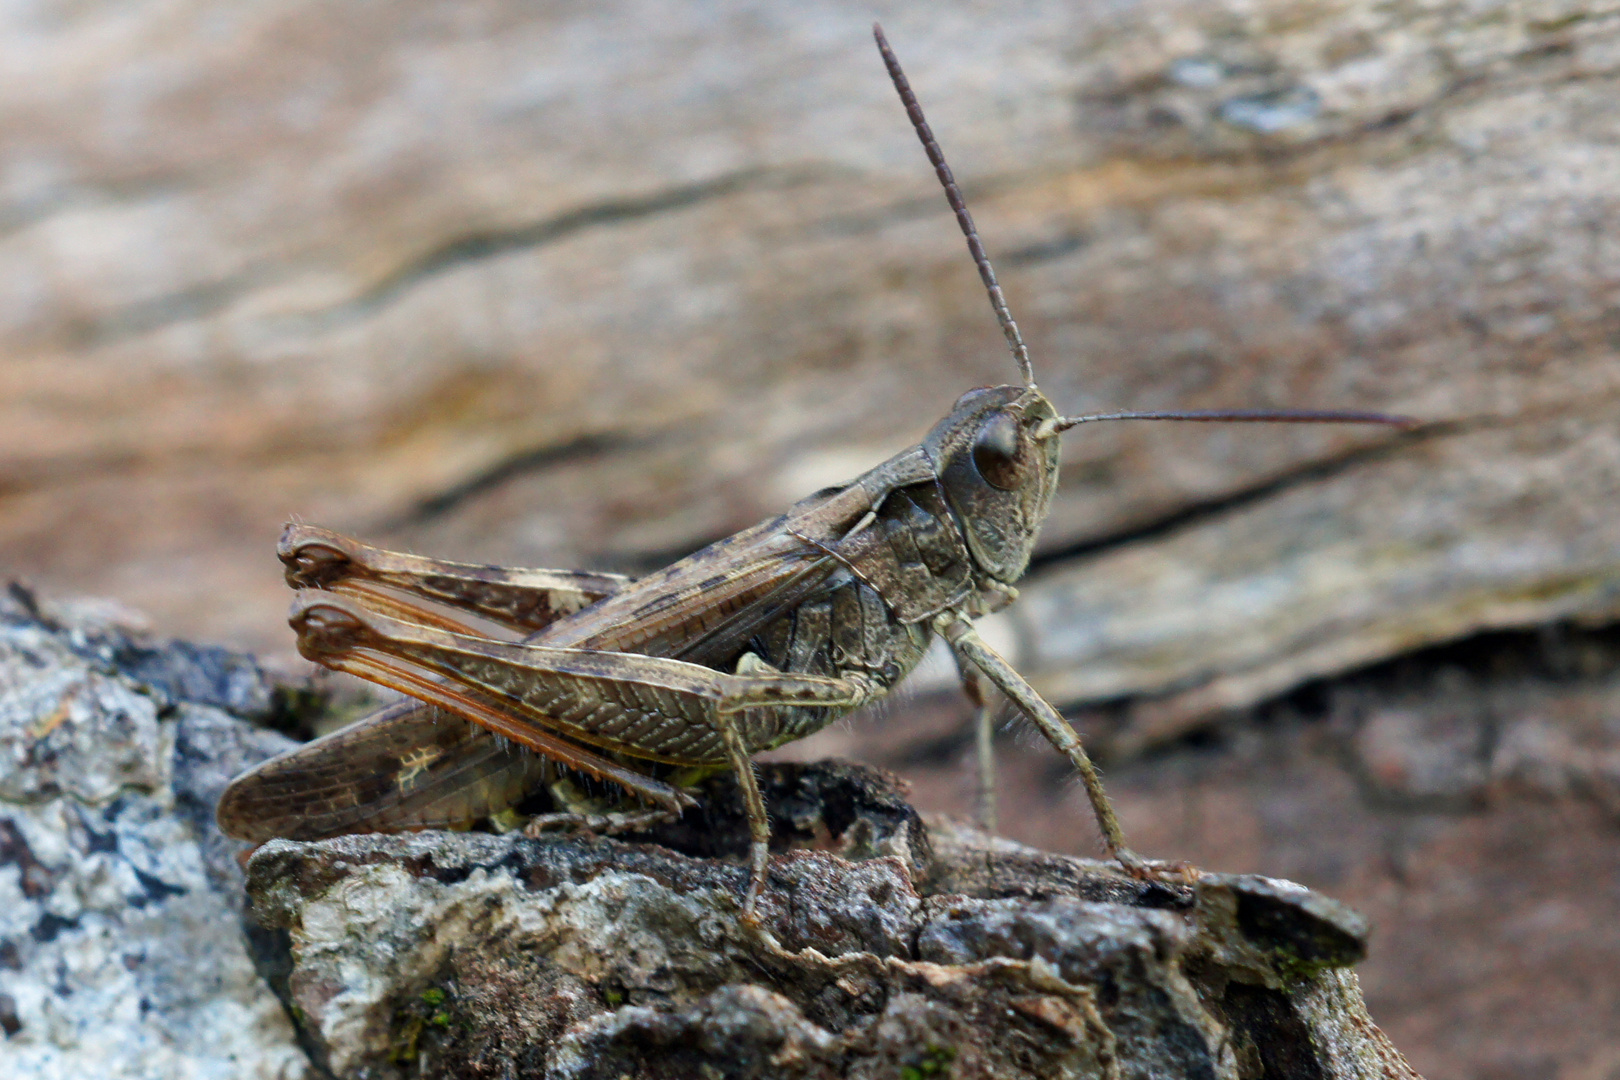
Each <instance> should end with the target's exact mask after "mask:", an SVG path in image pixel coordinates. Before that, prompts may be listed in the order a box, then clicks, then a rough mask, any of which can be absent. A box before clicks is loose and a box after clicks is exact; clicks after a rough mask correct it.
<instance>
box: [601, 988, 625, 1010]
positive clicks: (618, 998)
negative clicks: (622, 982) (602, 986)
mask: <svg viewBox="0 0 1620 1080" xmlns="http://www.w3.org/2000/svg"><path fill="white" fill-rule="evenodd" d="M602 1000H603V1001H605V1002H607V1003H608V1004H609V1005H611V1006H613V1007H614V1008H618V1007H619V1006H620V1005H623V1004H624V991H622V990H603V991H602Z"/></svg>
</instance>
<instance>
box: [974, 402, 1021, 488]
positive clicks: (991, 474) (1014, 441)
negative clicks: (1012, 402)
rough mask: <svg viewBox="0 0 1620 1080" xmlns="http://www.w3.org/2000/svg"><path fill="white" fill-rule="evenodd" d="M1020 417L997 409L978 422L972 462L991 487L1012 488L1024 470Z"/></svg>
mask: <svg viewBox="0 0 1620 1080" xmlns="http://www.w3.org/2000/svg"><path fill="white" fill-rule="evenodd" d="M1019 434H1020V432H1019V429H1018V419H1017V418H1016V417H1015V416H1013V415H1012V414H1011V413H1006V412H997V413H994V414H992V415H991V416H990V417H989V418H988V419H987V420H985V422H984V423H983V424H981V425H979V433H978V434H977V435H975V436H974V437H973V466H974V468H976V469H978V470H979V475H980V476H982V477H984V479H985V482H986V483H987V484H989V485H990V486H991V487H995V488H1000V489H1001V490H1002V491H1011V490H1012V489H1013V488H1015V487H1017V486H1018V479H1019V476H1020V474H1021V473H1022V472H1023V470H1022V469H1020V468H1019V465H1018V449H1019V447H1018V438H1019Z"/></svg>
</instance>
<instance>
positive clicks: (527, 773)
mask: <svg viewBox="0 0 1620 1080" xmlns="http://www.w3.org/2000/svg"><path fill="white" fill-rule="evenodd" d="M545 768H546V764H545V760H544V759H543V758H541V757H540V756H539V755H537V754H533V753H530V752H529V751H527V750H524V749H523V748H522V747H518V746H514V745H512V744H511V743H507V742H505V741H504V740H501V739H499V738H497V737H496V736H494V735H493V734H491V733H490V732H489V731H487V730H485V729H484V728H482V727H479V726H478V725H477V724H470V723H468V722H467V721H465V720H463V719H461V718H460V717H458V716H454V715H452V714H450V713H447V712H444V711H442V710H440V709H435V708H432V707H430V706H426V705H423V704H422V703H421V702H419V701H414V700H406V701H401V702H399V703H397V704H395V705H391V706H389V707H388V708H386V709H383V710H381V711H380V712H377V713H375V714H373V715H371V716H369V717H367V718H365V719H363V720H360V721H358V722H357V723H354V724H351V725H350V726H348V727H346V728H343V729H342V730H340V731H335V732H333V733H332V734H330V735H326V736H324V737H322V738H319V739H316V740H314V741H312V742H309V743H305V744H304V745H303V746H300V747H298V748H297V749H295V750H290V751H288V752H287V753H285V754H281V755H279V756H277V757H274V758H271V759H270V760H269V761H266V762H264V763H262V764H261V765H259V766H258V767H257V768H254V769H252V770H250V771H248V772H246V773H244V774H242V775H241V776H239V777H237V778H236V779H235V780H234V781H232V782H231V785H230V786H229V787H228V788H226V789H225V794H224V795H223V796H221V798H220V801H219V808H218V811H217V817H218V820H219V827H220V829H221V830H223V831H224V832H225V834H226V835H227V836H234V837H236V838H237V839H240V840H251V841H254V842H263V841H266V840H269V839H271V838H273V837H278V836H280V837H286V838H287V839H290V840H319V839H321V838H323V837H327V836H338V835H341V834H344V833H357V832H398V831H401V830H407V829H432V828H448V829H457V828H466V827H468V826H469V825H471V824H473V823H474V822H475V821H477V820H479V819H480V818H485V817H488V816H490V815H491V814H495V813H499V812H500V811H502V810H505V809H507V808H508V807H510V806H512V805H514V804H515V803H517V802H518V801H519V800H521V799H522V798H523V796H524V795H525V794H526V793H527V792H528V791H529V790H531V789H532V788H534V787H535V786H537V785H538V784H540V783H541V782H542V779H543V774H544V770H545Z"/></svg>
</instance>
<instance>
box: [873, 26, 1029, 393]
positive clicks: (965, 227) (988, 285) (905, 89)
mask: <svg viewBox="0 0 1620 1080" xmlns="http://www.w3.org/2000/svg"><path fill="white" fill-rule="evenodd" d="M872 36H873V37H874V38H876V39H877V47H878V52H880V53H882V54H883V66H884V67H887V68H888V69H889V78H890V79H891V80H893V82H894V88H895V90H896V91H897V92H898V93H899V94H900V103H901V104H902V105H904V106H905V107H906V115H907V116H908V117H910V118H911V126H912V127H913V128H915V129H916V130H917V138H918V139H920V140H922V144H923V150H924V151H925V152H926V153H927V154H928V160H929V161H931V162H933V165H934V172H935V174H936V175H938V177H939V182H940V184H941V185H942V186H943V187H944V188H945V201H946V202H948V203H950V204H951V209H952V210H954V211H956V223H957V224H958V225H960V226H961V227H962V235H963V236H965V237H967V245H968V251H969V252H970V253H972V255H973V265H975V266H977V267H978V268H979V277H980V279H982V280H983V281H984V287H985V291H987V292H988V293H989V294H990V306H991V307H992V308H994V309H995V312H996V321H997V322H998V323H1000V324H1001V332H1002V334H1003V335H1005V336H1006V338H1007V347H1008V348H1010V349H1011V350H1012V354H1013V359H1014V360H1016V361H1018V371H1019V374H1021V375H1022V376H1023V378H1024V385H1025V386H1029V387H1033V386H1034V385H1035V368H1034V367H1033V366H1032V365H1031V364H1030V362H1029V349H1028V348H1026V347H1025V346H1024V338H1023V335H1021V334H1019V332H1018V324H1017V323H1015V322H1013V317H1012V312H1010V311H1008V310H1007V298H1006V297H1005V296H1003V295H1002V293H1001V286H1000V284H998V283H997V282H996V271H995V269H994V268H993V267H992V266H991V265H990V256H988V255H986V254H985V253H984V244H983V243H982V242H980V240H979V230H978V229H976V228H975V227H974V225H973V215H972V214H970V213H968V208H967V203H966V202H964V201H963V200H962V189H961V188H959V187H957V186H956V177H955V176H953V175H952V174H951V167H950V166H949V165H947V164H946V163H945V152H944V151H943V150H941V149H940V148H939V143H938V142H937V141H936V140H935V139H934V133H933V131H932V130H931V129H930V128H929V126H928V121H927V120H925V119H924V118H923V111H922V106H921V105H919V104H917V95H916V94H914V93H912V92H911V83H910V82H909V81H907V79H906V73H905V72H904V71H901V70H900V61H899V60H898V59H896V58H895V55H894V50H893V49H891V48H889V39H888V38H886V37H884V36H883V27H882V26H881V25H879V24H878V23H873V24H872Z"/></svg>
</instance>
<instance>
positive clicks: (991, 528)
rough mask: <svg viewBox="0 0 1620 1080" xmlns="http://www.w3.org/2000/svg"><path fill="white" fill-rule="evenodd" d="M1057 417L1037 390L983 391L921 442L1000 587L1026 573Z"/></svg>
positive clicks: (1043, 506) (1051, 466)
mask: <svg viewBox="0 0 1620 1080" xmlns="http://www.w3.org/2000/svg"><path fill="white" fill-rule="evenodd" d="M1056 415H1057V413H1056V411H1055V410H1053V408H1052V405H1051V403H1050V402H1048V401H1047V400H1046V397H1045V396H1044V395H1043V394H1042V393H1041V392H1040V391H1039V390H1037V389H1035V388H1034V387H1033V386H989V387H980V388H979V389H977V390H969V391H968V392H967V393H965V394H963V395H962V396H961V397H960V398H959V399H957V402H956V406H955V408H953V409H952V410H951V413H950V415H949V416H947V417H946V418H945V419H943V420H941V421H940V422H939V423H938V424H935V425H934V430H932V431H930V432H929V433H928V437H927V438H926V439H924V440H923V448H924V449H925V450H926V451H927V453H928V456H929V457H930V458H931V459H932V460H933V462H934V471H935V475H937V476H938V477H939V482H940V485H941V486H942V487H943V488H944V489H945V498H946V499H947V500H948V501H949V503H950V506H951V509H952V510H953V511H955V513H956V517H957V520H958V521H959V522H960V523H961V526H962V532H963V534H964V535H965V537H966V538H967V543H968V550H969V551H971V552H972V554H973V560H974V562H976V563H977V564H978V566H979V569H980V570H981V571H983V572H984V573H986V574H988V575H990V576H991V577H993V578H995V579H996V580H997V581H1001V582H1006V583H1008V584H1010V583H1012V582H1014V581H1016V580H1018V578H1019V576H1020V575H1022V574H1023V572H1024V568H1025V567H1026V566H1028V565H1029V556H1030V552H1031V551H1033V550H1034V547H1035V535H1036V533H1038V532H1039V531H1040V528H1041V522H1043V521H1045V520H1046V512H1047V509H1048V508H1049V507H1050V506H1051V503H1052V492H1053V491H1054V490H1055V489H1056V487H1057V471H1058V440H1057V439H1056V438H1053V437H1052V436H1051V434H1050V428H1051V423H1050V421H1052V420H1053V418H1054V417H1056ZM1043 425H1044V426H1043Z"/></svg>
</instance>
